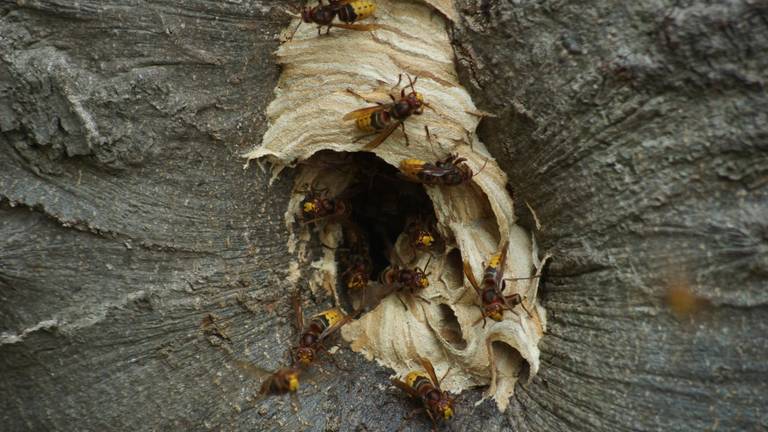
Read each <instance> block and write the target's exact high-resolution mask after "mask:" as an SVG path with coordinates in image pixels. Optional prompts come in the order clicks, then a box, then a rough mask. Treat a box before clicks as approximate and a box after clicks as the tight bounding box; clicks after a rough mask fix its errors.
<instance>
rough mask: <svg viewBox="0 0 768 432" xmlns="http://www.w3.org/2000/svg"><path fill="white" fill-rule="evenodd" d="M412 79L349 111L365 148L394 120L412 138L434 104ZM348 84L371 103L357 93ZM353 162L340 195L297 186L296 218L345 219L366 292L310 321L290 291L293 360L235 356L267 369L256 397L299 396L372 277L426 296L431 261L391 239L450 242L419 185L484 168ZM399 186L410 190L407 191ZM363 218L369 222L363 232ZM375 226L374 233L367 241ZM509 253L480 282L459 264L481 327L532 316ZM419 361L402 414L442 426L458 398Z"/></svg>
mask: <svg viewBox="0 0 768 432" xmlns="http://www.w3.org/2000/svg"><path fill="white" fill-rule="evenodd" d="M375 10H376V5H375V4H374V3H373V2H371V1H367V0H330V1H329V3H328V4H324V3H323V0H320V3H319V4H318V5H317V6H314V7H305V8H303V10H302V11H301V15H300V17H301V21H300V22H299V25H301V23H302V22H304V23H314V24H316V25H317V26H318V35H320V34H321V30H322V28H323V27H325V28H326V29H327V30H326V34H328V33H329V32H330V29H331V28H332V27H337V28H342V29H347V30H357V31H371V30H375V29H376V28H377V25H376V24H360V23H357V21H360V20H364V19H367V18H370V17H372V16H373V14H374V12H375ZM337 19H338V21H336V20H337ZM297 29H298V27H297ZM294 34H295V31H294ZM407 79H408V85H407V86H405V87H404V88H403V89H401V90H400V92H399V94H397V93H395V94H394V95H393V94H391V93H390V98H391V102H390V103H380V102H377V103H376V105H375V106H370V107H366V108H361V109H358V110H355V111H352V112H350V113H348V114H347V115H345V116H344V117H343V120H354V121H355V124H356V126H357V128H358V129H359V130H361V131H362V132H365V133H367V134H368V135H364V136H363V137H365V136H369V135H370V136H374V135H375V137H374V138H373V139H372V140H371V141H370V142H369V143H368V144H367V145H366V146H365V147H364V149H365V150H371V149H374V148H376V147H377V146H379V145H380V144H381V143H383V142H384V141H385V140H386V139H387V138H388V137H389V136H390V135H391V134H392V133H393V132H394V131H395V130H396V129H397V128H398V127H400V128H402V132H403V134H404V136H405V140H406V145H407V144H408V135H407V134H406V133H405V127H404V123H405V121H406V120H407V119H408V118H409V117H410V116H411V115H420V114H422V113H423V111H424V108H430V106H429V104H428V103H427V102H426V101H425V100H424V97H423V95H422V94H420V93H418V92H416V89H415V84H416V81H417V79H418V77H416V78H411V77H410V76H407ZM401 82H402V75H400V77H399V79H398V82H397V84H396V85H395V86H394V87H393V89H394V88H399V87H400V83H401ZM348 91H349V92H350V93H352V94H354V95H355V96H357V97H360V98H361V99H364V100H365V98H363V97H362V96H360V95H358V94H357V93H355V92H354V91H352V90H348ZM425 130H426V134H427V138H428V139H430V135H429V129H428V128H426V126H425ZM366 164H369V165H368V166H365V165H366ZM357 165H358V166H360V165H362V166H360V167H359V168H358V169H357V171H356V175H355V177H356V181H355V182H353V185H352V186H349V187H347V188H346V189H345V190H343V191H342V192H340V193H339V194H337V195H335V196H330V194H329V191H328V189H327V188H322V187H321V186H320V185H317V184H313V185H306V186H305V188H304V190H301V191H299V192H300V193H302V194H304V199H303V200H302V201H301V202H300V208H299V209H298V212H297V213H298V215H297V220H298V222H299V223H300V224H304V225H306V224H321V223H328V222H334V223H338V224H340V225H341V227H342V233H343V238H344V244H343V245H342V247H339V248H335V250H336V251H337V254H338V261H339V264H340V267H341V269H342V271H341V273H340V279H341V281H340V283H341V284H342V288H343V289H345V290H347V292H349V293H358V298H361V300H360V301H359V306H358V307H357V308H355V309H354V311H353V312H351V313H349V314H345V313H344V312H343V311H342V309H341V308H338V307H337V308H333V309H330V310H326V311H324V312H321V313H319V314H317V315H315V316H312V317H310V318H309V320H308V322H305V318H304V314H303V311H302V304H301V298H300V296H299V295H298V294H296V295H294V296H293V306H294V311H295V314H296V327H297V330H298V331H297V333H298V342H297V343H296V345H295V346H294V347H292V348H291V349H290V350H289V355H290V359H291V360H290V362H291V364H290V366H288V367H284V368H281V369H278V370H277V371H274V372H267V371H264V370H262V369H260V368H258V367H256V366H255V365H253V364H251V363H246V362H239V363H240V366H241V367H242V368H243V369H246V370H247V371H249V372H253V374H255V375H258V376H261V377H264V376H266V379H265V380H264V381H263V383H262V386H261V389H260V396H271V395H282V394H288V393H290V394H295V392H296V391H297V390H298V388H299V380H300V376H301V375H302V373H303V372H304V371H306V370H307V369H308V368H309V367H310V366H311V365H312V364H314V363H315V362H316V361H317V359H318V357H319V355H321V354H325V355H327V356H329V358H330V359H331V360H333V357H332V356H331V354H330V353H329V352H328V349H327V347H326V342H327V341H328V340H329V338H330V337H331V336H332V335H334V334H335V333H336V332H337V331H338V330H339V329H340V328H342V327H343V326H344V325H345V324H347V323H349V322H350V321H352V320H354V319H356V318H357V317H358V316H359V315H360V314H361V313H362V312H363V311H364V310H365V309H366V304H368V303H369V302H370V300H371V299H368V300H367V301H366V300H365V296H366V290H367V289H368V288H369V284H376V285H377V286H378V287H383V288H384V293H385V295H388V294H392V293H395V294H396V295H398V298H400V301H401V303H402V304H403V307H405V308H406V309H407V305H406V304H405V302H403V300H402V298H401V297H400V296H401V295H405V296H411V297H412V298H416V299H418V300H419V301H424V302H427V303H428V302H429V300H427V299H425V298H423V297H421V296H420V295H419V292H420V291H422V290H423V289H425V288H426V287H428V286H429V276H430V273H428V272H427V267H428V266H429V262H430V261H427V265H426V266H424V268H419V267H416V268H403V266H401V265H398V264H397V263H395V259H394V254H393V252H392V251H393V241H392V240H391V239H392V238H395V239H397V238H399V237H400V236H403V238H404V239H405V241H406V242H407V245H408V247H410V249H411V250H412V251H413V253H414V254H430V256H433V253H434V252H436V249H437V248H439V247H440V245H441V244H443V243H444V242H442V241H441V239H440V235H439V234H438V232H437V229H436V226H435V225H436V222H435V220H434V213H432V214H431V215H428V214H427V213H428V212H429V211H432V209H431V208H429V209H428V210H427V209H426V208H425V207H426V206H424V205H421V206H420V205H419V203H425V202H426V203H429V202H430V201H429V198H428V197H427V195H426V193H425V192H424V188H423V187H422V185H424V186H426V187H452V186H457V185H461V184H464V183H466V182H468V181H469V180H470V179H471V178H472V177H473V176H474V175H476V174H479V172H478V173H473V172H472V169H471V168H470V167H469V166H468V165H467V164H466V160H465V159H464V158H460V157H458V155H449V156H448V157H447V158H445V159H443V160H438V161H436V162H427V161H422V160H418V159H405V160H403V161H402V162H401V163H400V170H399V171H398V170H396V169H394V168H392V167H389V166H388V165H386V164H383V165H385V166H380V165H382V164H379V165H376V164H375V162H373V161H372V159H365V158H362V159H360V160H358V161H357ZM483 168H484V166H483ZM389 170H391V171H394V172H390V171H389ZM480 171H482V168H481V169H480ZM357 174H359V175H357ZM374 179H375V180H376V181H374ZM403 183H405V184H407V185H410V186H413V187H405V188H403V187H402V184H403ZM362 192H366V193H362ZM414 203H415V204H414ZM361 224H364V225H366V227H371V228H372V229H368V230H366V229H364V228H363V227H362V226H361ZM366 231H368V233H367V232H366ZM370 231H374V232H375V233H377V234H378V235H376V236H375V238H371V236H370V235H369V232H370ZM325 247H328V246H325ZM382 251H383V252H382ZM377 254H379V255H383V256H384V258H385V259H386V261H388V262H389V263H390V264H389V265H388V266H386V267H384V268H382V269H381V270H380V271H379V277H378V280H377V281H373V280H371V276H372V274H374V272H375V271H376V267H377V265H376V262H377V261H379V260H377V259H375V256H376V255H377ZM506 255H507V244H506V243H505V244H504V245H503V246H502V248H501V250H500V251H499V252H498V253H496V254H494V255H493V256H491V257H490V258H489V260H488V264H487V265H486V268H485V271H484V274H483V277H482V280H481V281H480V282H478V281H477V280H476V279H475V275H474V274H473V273H472V270H471V268H470V267H469V265H468V264H467V263H464V265H463V267H464V274H465V275H466V277H467V280H468V281H469V283H470V284H471V285H472V287H473V288H474V290H475V291H476V292H477V295H478V297H479V300H480V304H481V309H482V316H481V317H480V319H478V320H477V321H476V322H475V324H479V323H480V321H482V322H483V326H485V321H486V319H487V318H490V319H492V320H495V321H501V320H502V315H503V312H504V311H505V310H509V311H512V312H513V313H517V312H515V310H514V309H515V307H516V306H518V305H520V306H521V307H522V308H523V309H524V310H525V312H526V313H527V314H528V315H529V316H530V315H531V312H530V310H529V309H528V308H527V307H526V305H525V303H524V300H525V299H524V298H523V297H521V296H520V294H513V295H506V296H505V295H504V294H503V291H504V288H505V282H506V281H507V280H516V279H531V278H516V279H510V278H507V279H505V278H504V275H503V268H504V264H505V259H506ZM430 259H431V258H430ZM533 277H538V276H533ZM350 295H351V294H350ZM380 298H381V297H380ZM380 298H379V300H380ZM414 360H416V362H417V363H418V364H419V365H420V366H421V368H422V369H421V370H415V371H412V372H410V373H408V374H407V375H406V376H405V377H403V379H397V378H395V379H392V380H391V381H392V384H393V385H394V386H396V387H398V388H399V389H401V390H402V391H403V392H405V393H406V394H408V395H409V396H411V397H412V398H414V399H415V400H416V401H418V402H420V404H421V408H419V409H417V410H414V411H413V412H411V413H410V414H409V415H408V416H407V417H406V421H407V420H409V419H410V418H412V417H413V416H414V415H416V414H418V413H419V412H424V413H426V415H427V416H428V417H429V418H430V419H431V421H432V425H433V431H434V430H437V427H438V422H439V421H445V420H449V419H451V418H452V417H453V415H454V403H455V400H454V398H453V397H451V395H450V394H449V393H448V392H447V391H444V390H442V389H441V388H440V382H441V379H438V378H437V375H436V374H435V369H434V367H433V366H432V363H431V362H430V361H429V359H427V358H421V357H419V358H416V359H414ZM334 364H335V360H334ZM336 366H337V367H339V366H338V365H336ZM339 368H340V367H339ZM342 369H343V368H342ZM442 378H445V376H443V377H442ZM403 424H405V423H403ZM401 429H402V426H401Z"/></svg>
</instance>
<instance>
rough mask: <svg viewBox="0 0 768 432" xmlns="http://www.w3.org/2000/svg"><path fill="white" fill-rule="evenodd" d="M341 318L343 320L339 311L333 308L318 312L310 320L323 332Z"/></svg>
mask: <svg viewBox="0 0 768 432" xmlns="http://www.w3.org/2000/svg"><path fill="white" fill-rule="evenodd" d="M342 318H344V314H343V313H341V311H340V310H339V309H335V308H334V309H329V310H327V311H323V312H320V313H319V314H317V315H315V316H314V317H313V318H312V321H314V322H315V323H317V324H318V327H320V329H321V331H323V330H325V329H327V328H328V327H331V326H332V325H334V324H336V323H337V322H339V321H340V320H341V319H342ZM310 325H311V324H310Z"/></svg>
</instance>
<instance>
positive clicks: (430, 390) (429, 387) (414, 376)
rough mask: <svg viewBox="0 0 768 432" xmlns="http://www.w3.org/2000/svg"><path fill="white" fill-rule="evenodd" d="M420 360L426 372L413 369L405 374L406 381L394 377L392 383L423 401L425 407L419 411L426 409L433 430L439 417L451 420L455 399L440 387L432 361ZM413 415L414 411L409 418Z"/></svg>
mask: <svg viewBox="0 0 768 432" xmlns="http://www.w3.org/2000/svg"><path fill="white" fill-rule="evenodd" d="M418 360H419V363H420V364H421V366H422V367H423V368H424V370H425V371H426V373H424V372H421V371H413V372H411V373H409V374H408V375H406V376H405V381H400V380H398V379H392V384H394V385H395V386H397V387H398V388H400V389H401V390H403V391H404V392H406V393H408V394H409V395H410V396H411V397H413V398H415V399H417V400H419V401H421V403H422V404H423V406H424V408H422V409H421V410H417V412H418V411H425V412H426V413H427V415H428V416H429V418H430V420H432V425H433V430H435V429H437V421H438V419H443V420H450V419H451V417H453V414H454V409H453V402H454V400H453V398H451V396H450V395H449V394H448V392H446V391H443V390H442V389H440V381H438V379H437V376H436V375H435V368H434V367H432V363H431V362H430V361H429V360H427V359H425V358H419V359H418ZM443 378H445V377H443ZM412 416H413V413H412V414H411V415H410V416H409V417H407V419H410V417H412Z"/></svg>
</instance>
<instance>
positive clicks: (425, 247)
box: [405, 220, 435, 251]
mask: <svg viewBox="0 0 768 432" xmlns="http://www.w3.org/2000/svg"><path fill="white" fill-rule="evenodd" d="M405 233H406V235H407V236H408V243H409V244H410V245H411V247H412V248H413V249H414V250H417V251H429V250H430V249H432V247H433V246H434V244H435V236H434V235H433V234H432V230H431V227H430V226H429V225H428V224H427V223H425V222H423V221H421V220H417V221H414V222H411V223H410V224H408V226H406V227H405Z"/></svg>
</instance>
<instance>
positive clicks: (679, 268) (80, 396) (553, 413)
mask: <svg viewBox="0 0 768 432" xmlns="http://www.w3.org/2000/svg"><path fill="white" fill-rule="evenodd" d="M461 3H462V6H463V9H462V14H463V15H464V19H465V20H466V22H465V23H464V24H466V25H467V27H466V30H463V31H460V30H457V31H456V32H455V33H454V35H455V38H456V40H457V43H458V44H459V48H457V51H458V52H459V53H460V54H461V55H463V56H471V57H473V58H474V65H473V66H472V67H469V66H468V65H469V64H470V63H468V62H467V61H462V62H461V63H460V65H463V66H465V76H464V78H465V82H466V83H467V84H468V87H469V88H470V90H471V91H472V92H473V94H474V97H475V98H476V102H477V103H478V105H479V106H480V107H481V108H483V109H485V110H487V111H492V112H495V113H496V114H498V115H499V117H497V118H491V119H486V121H485V122H484V123H483V125H482V128H481V137H482V139H483V140H484V141H485V142H486V144H487V145H488V146H489V147H490V148H491V149H492V151H493V152H494V153H495V154H496V156H497V158H499V160H500V161H501V163H502V165H503V166H504V167H505V169H506V170H507V172H508V174H509V175H510V179H511V183H512V185H513V187H514V189H515V191H516V193H517V195H518V196H519V198H521V199H524V200H527V201H528V202H530V204H531V205H532V206H533V207H534V208H535V209H536V211H537V213H538V216H539V218H540V219H541V221H542V223H543V225H544V227H543V231H542V232H541V238H542V241H543V247H545V248H547V249H550V250H552V251H553V252H555V253H556V254H557V257H556V259H555V260H553V262H552V264H551V266H550V267H549V277H548V279H547V281H546V284H545V286H544V288H543V290H542V296H543V300H544V304H545V306H546V308H547V310H548V311H549V312H550V316H549V323H550V327H549V332H548V334H547V335H546V336H545V338H544V340H543V343H542V349H543V358H542V359H543V365H542V368H541V370H540V372H539V376H538V377H537V378H536V379H535V380H534V381H533V382H532V383H531V384H530V385H527V386H521V387H518V393H517V395H516V396H515V403H514V404H513V407H512V408H511V411H510V412H509V413H508V414H507V415H505V416H501V415H498V414H497V413H496V411H495V408H494V407H493V406H492V404H491V403H487V402H486V403H484V404H482V405H480V406H479V407H473V406H472V403H473V402H474V401H475V400H476V398H477V397H478V393H475V394H467V395H465V396H463V398H462V403H461V406H460V410H459V412H458V415H459V417H458V421H457V425H456V426H455V428H454V429H455V430H477V431H480V430H482V431H492V430H531V431H544V430H590V431H592V430H606V431H609V430H610V431H615V430H658V429H667V430H696V431H698V430H706V429H715V428H717V429H718V430H760V429H761V428H766V427H768V412H766V409H765V407H766V406H768V396H766V394H768V371H766V370H765V369H766V366H765V362H764V359H765V358H766V355H767V354H768V340H766V339H767V338H768V337H767V336H766V334H768V332H767V330H768V313H767V311H766V290H765V287H766V275H768V263H767V262H766V250H767V249H766V240H767V239H768V236H766V232H768V230H767V229H766V220H768V217H766V216H768V209H767V208H766V207H767V206H768V199H766V198H767V197H766V180H765V179H766V176H767V175H768V172H767V171H768V157H766V154H767V153H766V150H768V148H766V144H765V143H766V138H767V136H768V134H766V126H765V123H766V117H765V113H766V112H768V103H767V101H766V95H765V91H764V83H765V79H766V76H765V71H766V66H768V65H767V64H766V63H768V56H766V54H765V53H766V52H768V49H767V48H768V30H767V29H766V22H767V20H766V9H765V6H764V5H763V4H762V3H758V2H731V3H728V4H724V5H716V4H713V5H694V4H693V3H691V4H676V6H673V4H672V3H673V2H671V1H666V2H655V3H652V4H645V3H642V2H641V3H638V4H637V5H632V6H617V5H613V4H611V3H596V4H586V3H585V4H575V3H574V4H567V3H559V2H536V3H534V2H520V3H518V4H511V3H509V2H498V1H479V0H478V1H476V2H475V1H463V2H461ZM73 4H74V3H73ZM282 7H285V3H284V2H260V3H256V2H243V3H235V2H232V3H225V2H214V1H210V2H203V1H196V2H183V3H178V2H155V3H128V2H124V3H123V2H96V1H80V2H78V3H77V6H71V5H68V4H67V3H63V2H51V1H20V2H18V3H17V4H13V5H11V4H4V5H2V6H0V59H2V61H1V62H0V131H1V132H2V133H1V134H0V200H1V201H2V204H0V206H1V207H0V213H2V215H0V239H2V242H1V243H0V294H1V295H2V297H1V301H0V332H2V334H3V336H2V340H0V342H1V343H0V370H1V371H2V372H0V373H1V374H2V380H0V401H1V402H0V413H1V414H0V418H1V419H2V422H3V424H4V429H5V428H7V429H8V430H24V429H32V430H51V429H56V430H75V429H77V430H103V429H119V430H173V429H192V430H203V429H215V430H234V429H251V430H297V429H299V428H300V427H302V422H304V423H305V425H304V426H303V427H304V428H305V429H306V430H318V431H319V430H343V431H347V430H372V431H374V430H375V431H381V430H393V429H395V428H396V427H397V426H398V425H399V424H400V417H401V416H402V415H404V414H405V413H406V412H408V411H409V410H410V408H411V407H412V405H409V404H408V403H406V402H404V399H403V398H402V397H401V395H399V394H398V393H397V392H396V391H395V390H394V389H391V388H388V387H387V386H386V383H387V378H388V372H387V371H386V370H383V369H380V368H378V367H377V366H375V365H373V364H370V363H367V362H364V361H362V360H361V359H360V357H359V356H356V355H352V354H350V353H349V352H348V351H347V350H342V352H341V353H340V355H339V358H340V362H342V363H345V364H347V365H348V366H349V367H351V368H352V369H353V370H352V372H348V373H347V372H345V373H339V372H338V371H337V370H336V369H335V368H334V367H333V365H332V364H330V363H326V364H324V365H323V366H322V368H321V370H320V371H318V372H317V373H315V374H314V376H313V377H312V381H313V382H314V383H308V384H307V385H305V386H304V387H303V388H302V390H301V392H300V393H301V395H300V396H301V409H300V413H299V415H298V416H297V415H295V414H294V413H293V411H292V409H291V407H290V404H289V403H288V402H289V401H288V400H285V401H283V400H280V399H277V400H274V401H269V402H262V403H258V404H256V405H255V407H254V404H253V403H252V402H251V401H250V399H251V396H252V395H253V393H254V392H255V391H256V389H257V387H258V383H257V382H255V381H253V380H250V379H248V378H245V377H242V376H241V375H240V373H239V372H238V371H237V370H235V369H233V368H232V366H231V359H232V358H233V357H238V358H248V359H251V360H254V361H257V362H259V363H260V364H262V365H263V366H265V367H276V366H278V365H279V364H280V362H281V359H282V358H283V355H284V347H285V346H286V344H288V343H290V341H291V340H292V335H293V334H292V330H291V326H290V322H291V315H290V307H289V304H288V301H287V298H288V297H287V292H286V289H287V286H288V283H287V282H286V281H285V278H286V276H287V269H286V267H285V263H286V255H287V251H286V249H285V242H284V235H285V228H284V223H283V212H284V210H285V203H286V202H287V193H288V191H289V187H290V181H291V178H290V173H288V172H286V175H284V177H282V178H281V179H280V180H279V181H277V182H276V183H275V184H274V185H273V186H272V187H271V188H270V187H268V186H267V180H268V177H267V176H266V175H265V174H263V173H261V172H260V171H259V170H258V168H256V167H251V168H250V169H249V170H246V171H243V170H242V169H241V168H242V160H241V159H240V158H239V155H240V154H241V152H243V151H244V150H245V149H246V148H248V147H249V145H250V144H252V143H254V142H258V141H259V139H260V136H261V134H262V133H263V130H264V127H265V125H264V117H263V109H264V107H265V106H266V104H267V103H268V101H269V100H270V99H271V97H272V89H273V88H274V86H275V83H276V79H277V75H278V70H277V68H276V67H275V65H274V63H273V61H272V57H271V53H272V52H273V51H274V49H275V48H276V47H277V42H276V37H275V36H276V34H277V32H278V31H279V30H280V29H281V28H282V27H283V26H284V25H285V24H286V22H287V21H286V18H287V17H286V15H285V14H283V13H282V12H281V10H280V8H282ZM676 278H677V279H680V278H683V279H687V280H688V281H689V282H690V285H691V287H692V288H693V290H694V291H695V292H696V293H697V294H699V295H700V296H702V297H704V298H706V299H708V300H709V301H711V303H712V306H711V307H710V308H709V309H708V310H707V311H706V312H705V313H704V314H703V315H701V316H699V317H698V318H697V319H695V320H689V319H684V320H682V322H681V321H679V320H678V319H676V318H674V317H673V316H672V315H671V314H670V313H669V311H668V310H667V308H666V307H665V306H664V303H663V301H662V298H663V293H664V292H665V289H666V287H667V286H668V285H670V283H672V281H675V280H677V279H676ZM310 300H311V301H317V303H318V305H317V308H318V309H319V308H322V307H323V306H324V305H327V303H324V302H325V301H327V299H310ZM209 313H210V314H214V315H215V316H216V317H217V320H216V323H217V328H218V330H216V329H215V328H212V327H210V326H209V327H207V328H205V329H204V328H201V323H202V322H203V319H204V317H205V316H206V315H207V314H209ZM339 375H340V376H339ZM406 429H412V430H427V429H428V423H427V422H425V421H421V420H418V421H413V422H411V423H410V424H409V427H408V428H406Z"/></svg>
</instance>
